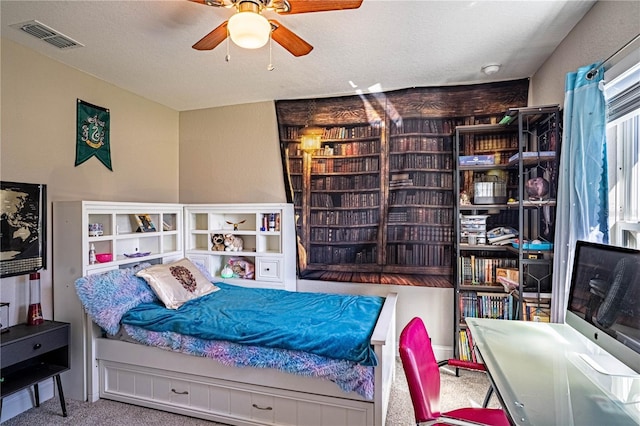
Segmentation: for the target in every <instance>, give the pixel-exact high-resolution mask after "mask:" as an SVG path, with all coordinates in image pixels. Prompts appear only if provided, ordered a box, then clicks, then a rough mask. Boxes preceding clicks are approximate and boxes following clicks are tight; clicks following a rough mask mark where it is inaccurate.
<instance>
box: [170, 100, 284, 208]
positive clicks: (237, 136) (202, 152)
mask: <svg viewBox="0 0 640 426" xmlns="http://www.w3.org/2000/svg"><path fill="white" fill-rule="evenodd" d="M285 201H286V196H285V192H284V178H283V174H282V161H281V160H280V142H279V139H278V123H277V118H276V111H275V105H274V103H273V102H262V103H254V104H245V105H236V106H229V107H222V108H210V109H202V110H195V111H188V112H182V113H180V202H181V203H185V204H186V203H205V202H210V203H261V202H265V203H268V202H271V203H279V202H285Z"/></svg>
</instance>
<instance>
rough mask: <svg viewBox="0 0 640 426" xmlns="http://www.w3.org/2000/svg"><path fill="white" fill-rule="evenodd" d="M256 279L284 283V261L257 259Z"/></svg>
mask: <svg viewBox="0 0 640 426" xmlns="http://www.w3.org/2000/svg"><path fill="white" fill-rule="evenodd" d="M256 275H257V276H256V279H258V280H265V281H282V259H279V258H278V259H274V258H262V257H257V258H256Z"/></svg>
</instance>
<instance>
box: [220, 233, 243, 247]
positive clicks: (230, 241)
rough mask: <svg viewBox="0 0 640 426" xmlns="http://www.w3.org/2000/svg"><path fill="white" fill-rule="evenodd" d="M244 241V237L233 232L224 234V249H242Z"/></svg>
mask: <svg viewBox="0 0 640 426" xmlns="http://www.w3.org/2000/svg"><path fill="white" fill-rule="evenodd" d="M243 245H244V241H243V240H242V238H240V237H238V236H235V235H233V234H225V235H224V249H225V251H242V248H243Z"/></svg>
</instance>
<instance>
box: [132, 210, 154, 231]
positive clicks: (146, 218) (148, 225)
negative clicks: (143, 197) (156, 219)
mask: <svg viewBox="0 0 640 426" xmlns="http://www.w3.org/2000/svg"><path fill="white" fill-rule="evenodd" d="M134 216H135V219H136V223H137V224H138V229H137V230H136V232H156V225H155V224H154V223H153V220H152V219H151V216H150V215H149V214H147V213H138V214H135V215H134Z"/></svg>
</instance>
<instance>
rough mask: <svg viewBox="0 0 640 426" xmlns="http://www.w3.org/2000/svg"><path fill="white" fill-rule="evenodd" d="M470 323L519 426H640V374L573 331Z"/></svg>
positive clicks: (501, 395)
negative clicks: (594, 362) (590, 363)
mask: <svg viewBox="0 0 640 426" xmlns="http://www.w3.org/2000/svg"><path fill="white" fill-rule="evenodd" d="M466 322H467V325H468V326H469V328H470V330H471V335H472V337H473V339H474V343H475V345H476V348H477V349H478V352H479V353H480V356H481V357H482V359H483V361H484V363H485V365H486V367H487V372H488V374H489V377H490V379H491V381H492V382H493V385H494V389H495V390H496V393H497V394H498V397H499V398H500V400H501V402H502V404H503V406H504V408H505V410H506V411H507V413H508V415H509V417H510V419H511V421H512V422H513V423H514V424H516V425H562V426H570V425H581V426H582V425H638V424H640V375H638V374H636V373H635V372H634V371H633V370H631V369H630V368H628V367H627V366H625V365H624V364H622V363H621V362H620V361H618V360H617V359H615V358H614V357H613V356H612V355H610V354H609V353H607V352H605V351H604V350H603V349H601V348H600V347H599V346H597V345H595V344H593V343H592V342H591V341H589V340H588V339H586V338H585V337H584V336H583V335H582V334H580V333H579V332H578V331H576V330H575V329H573V328H572V327H571V326H569V325H567V324H549V323H538V322H527V321H508V320H493V319H483V318H467V319H466ZM585 355H586V357H585ZM589 360H591V361H593V360H595V361H596V362H599V363H600V365H601V366H602V367H603V370H604V371H605V372H606V373H608V374H604V373H601V372H598V371H597V370H596V369H594V367H593V366H591V365H589V364H588V361H589ZM612 373H615V374H612Z"/></svg>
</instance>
